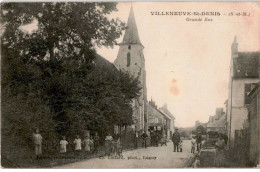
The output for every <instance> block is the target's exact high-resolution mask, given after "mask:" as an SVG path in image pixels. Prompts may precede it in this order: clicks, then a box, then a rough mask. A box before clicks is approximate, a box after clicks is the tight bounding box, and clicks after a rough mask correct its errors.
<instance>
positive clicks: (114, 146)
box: [105, 132, 122, 156]
mask: <svg viewBox="0 0 260 172" xmlns="http://www.w3.org/2000/svg"><path fill="white" fill-rule="evenodd" d="M105 147H106V151H105V155H107V156H110V155H111V153H118V152H122V150H121V143H120V135H119V133H115V134H114V135H113V136H112V135H111V133H110V132H109V133H108V135H107V136H106V138H105Z"/></svg>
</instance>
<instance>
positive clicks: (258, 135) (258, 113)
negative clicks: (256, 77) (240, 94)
mask: <svg viewBox="0 0 260 172" xmlns="http://www.w3.org/2000/svg"><path fill="white" fill-rule="evenodd" d="M259 86H260V84H259ZM259 91H260V87H258V88H257V89H256V90H255V91H254V92H253V93H252V95H250V98H251V99H252V101H251V103H250V106H249V119H248V122H249V133H250V140H249V143H250V148H249V158H250V161H251V162H253V163H258V164H259V158H260V156H259V154H260V146H259V145H260V92H259Z"/></svg>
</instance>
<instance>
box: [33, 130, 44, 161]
mask: <svg viewBox="0 0 260 172" xmlns="http://www.w3.org/2000/svg"><path fill="white" fill-rule="evenodd" d="M33 142H34V147H35V155H36V159H38V158H39V156H40V155H41V154H42V136H41V134H40V132H39V129H38V128H37V129H36V133H33Z"/></svg>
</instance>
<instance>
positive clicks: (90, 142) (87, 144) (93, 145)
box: [33, 129, 100, 158]
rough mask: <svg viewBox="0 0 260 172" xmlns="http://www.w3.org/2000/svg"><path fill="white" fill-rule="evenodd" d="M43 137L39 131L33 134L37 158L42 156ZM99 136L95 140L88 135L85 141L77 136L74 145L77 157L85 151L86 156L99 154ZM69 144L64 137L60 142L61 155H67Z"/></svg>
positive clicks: (96, 135)
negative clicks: (94, 153)
mask: <svg viewBox="0 0 260 172" xmlns="http://www.w3.org/2000/svg"><path fill="white" fill-rule="evenodd" d="M42 140H43V138H42V136H41V134H40V133H39V129H36V132H35V133H33V143H34V146H35V155H36V158H39V156H40V155H41V154H42ZM99 140H100V139H99V136H98V134H97V133H96V134H95V136H94V138H93V137H91V136H89V135H86V136H85V138H84V139H83V140H81V138H80V137H79V135H77V136H76V138H75V140H74V141H73V143H72V144H73V145H74V151H75V153H76V155H79V153H80V152H81V151H82V147H83V150H84V152H85V153H86V154H88V153H92V152H97V149H98V146H99ZM68 144H69V142H68V141H67V140H66V137H65V136H63V137H62V139H61V140H60V144H59V145H60V153H61V154H66V153H67V145H68Z"/></svg>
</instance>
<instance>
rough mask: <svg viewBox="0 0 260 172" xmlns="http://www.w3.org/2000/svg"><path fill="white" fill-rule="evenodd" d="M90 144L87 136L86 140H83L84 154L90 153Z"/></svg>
mask: <svg viewBox="0 0 260 172" xmlns="http://www.w3.org/2000/svg"><path fill="white" fill-rule="evenodd" d="M91 144H92V141H91V140H90V138H89V136H86V138H85V139H84V140H83V145H84V151H85V153H86V154H88V153H89V152H90V145H91Z"/></svg>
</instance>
